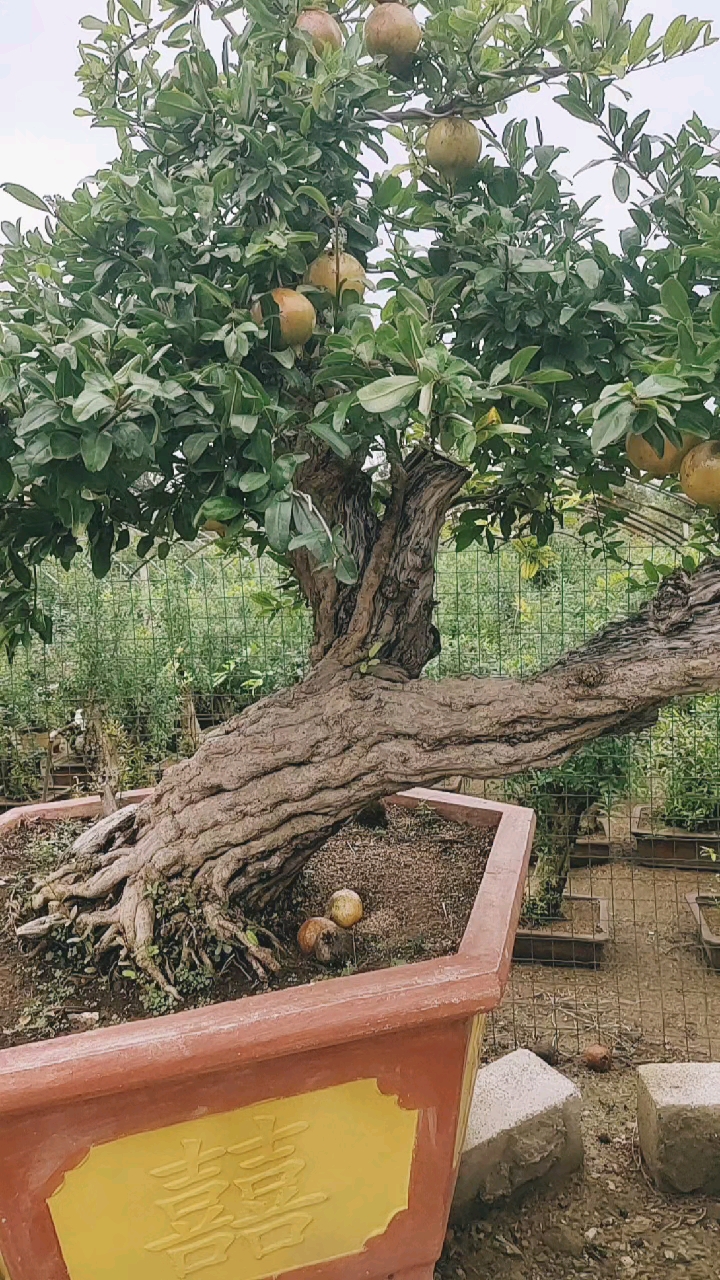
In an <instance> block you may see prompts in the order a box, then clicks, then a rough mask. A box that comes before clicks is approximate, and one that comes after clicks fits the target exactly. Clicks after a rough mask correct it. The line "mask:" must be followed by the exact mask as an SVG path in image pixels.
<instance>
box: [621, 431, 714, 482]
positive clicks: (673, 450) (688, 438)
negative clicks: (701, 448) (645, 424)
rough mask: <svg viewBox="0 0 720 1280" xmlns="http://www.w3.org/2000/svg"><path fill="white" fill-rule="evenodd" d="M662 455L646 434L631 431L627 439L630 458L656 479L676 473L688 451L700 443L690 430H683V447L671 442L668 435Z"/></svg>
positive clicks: (626, 444)
mask: <svg viewBox="0 0 720 1280" xmlns="http://www.w3.org/2000/svg"><path fill="white" fill-rule="evenodd" d="M663 439H664V440H665V447H664V449H663V453H662V457H660V455H659V454H658V453H656V452H655V450H654V449H653V447H652V445H651V444H650V442H649V441H648V440H646V439H645V437H644V436H640V435H637V434H634V433H632V432H631V433H630V435H629V436H628V437H627V440H626V441H625V450H626V453H627V456H628V458H629V459H630V461H631V462H632V464H633V466H634V467H637V469H638V471H644V472H645V473H646V475H649V476H652V477H653V479H654V480H664V479H665V476H672V475H675V474H676V473H677V472H678V471H679V470H680V463H681V462H682V460H683V458H684V457H685V455H686V454H687V453H689V452H690V450H691V449H693V448H694V447H695V445H696V444H699V443H700V442H699V440H698V437H697V436H693V435H690V433H689V432H687V431H685V432H683V442H682V447H681V448H678V447H677V445H674V444H671V443H670V441H669V440H668V439H667V437H663Z"/></svg>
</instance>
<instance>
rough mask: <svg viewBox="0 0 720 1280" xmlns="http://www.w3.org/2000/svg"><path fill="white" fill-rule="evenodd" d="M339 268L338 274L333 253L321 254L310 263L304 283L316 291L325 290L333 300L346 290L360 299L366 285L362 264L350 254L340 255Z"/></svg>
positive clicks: (336, 261) (336, 262)
mask: <svg viewBox="0 0 720 1280" xmlns="http://www.w3.org/2000/svg"><path fill="white" fill-rule="evenodd" d="M339 266H340V271H339V273H338V260H337V259H336V257H335V253H334V252H333V251H330V252H329V253H323V254H322V255H321V257H319V258H316V259H315V261H314V262H311V263H310V266H309V267H308V269H307V271H306V273H305V283H306V284H311V285H314V286H315V288H316V289H325V290H326V291H327V292H328V293H331V294H332V295H333V297H335V298H337V297H338V295H339V294H342V293H344V292H345V290H346V289H347V290H350V291H351V292H352V293H358V294H359V295H360V297H361V298H362V296H363V294H364V293H365V287H366V285H367V280H366V279H365V271H364V270H363V265H362V263H361V262H358V260H357V258H354V257H353V255H352V254H351V253H341V254H340V259H339Z"/></svg>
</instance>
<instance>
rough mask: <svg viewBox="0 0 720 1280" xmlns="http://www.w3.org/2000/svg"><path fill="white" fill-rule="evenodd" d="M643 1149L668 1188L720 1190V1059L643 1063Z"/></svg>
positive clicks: (712, 1192)
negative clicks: (644, 1064) (712, 1060)
mask: <svg viewBox="0 0 720 1280" xmlns="http://www.w3.org/2000/svg"><path fill="white" fill-rule="evenodd" d="M638 1135H639V1139H640V1150H641V1151H642V1154H643V1158H644V1160H645V1163H646V1165H647V1167H648V1169H649V1170H650V1172H651V1173H652V1175H653V1177H654V1178H655V1181H656V1182H657V1183H658V1185H659V1186H661V1187H663V1188H664V1189H665V1190H671V1191H683V1192H689V1191H701V1192H703V1193H704V1194H705V1195H719V1194H720V1063H717V1062H666V1063H651V1064H650V1065H649V1066H645V1067H638Z"/></svg>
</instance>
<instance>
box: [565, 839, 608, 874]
mask: <svg viewBox="0 0 720 1280" xmlns="http://www.w3.org/2000/svg"><path fill="white" fill-rule="evenodd" d="M609 861H610V839H609V837H608V836H603V835H599V834H598V835H592V836H578V838H577V840H576V841H575V843H574V845H573V847H572V849H571V851H570V866H571V867H599V866H602V865H603V863H606V862H609Z"/></svg>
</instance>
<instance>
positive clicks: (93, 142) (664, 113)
mask: <svg viewBox="0 0 720 1280" xmlns="http://www.w3.org/2000/svg"><path fill="white" fill-rule="evenodd" d="M716 4H717V0H698V3H697V5H695V4H694V3H690V4H688V3H686V0H633V2H632V5H631V9H632V12H633V16H634V17H635V18H636V19H637V18H639V17H641V16H642V15H643V13H645V12H647V11H652V12H654V14H655V27H654V29H653V32H654V34H657V33H659V31H660V30H661V29H664V28H665V27H666V26H667V25H668V24H669V23H670V22H671V21H672V19H673V18H674V17H676V16H677V15H678V14H679V13H685V14H688V15H697V16H698V17H712V10H713V9H715V7H716ZM92 12H95V13H102V12H104V4H103V3H102V0H0V31H2V45H1V46H0V181H1V182H20V183H23V184H24V185H25V186H28V187H30V188H31V189H32V190H34V191H37V192H40V193H49V192H59V193H63V194H65V193H67V194H69V193H70V192H71V191H72V189H73V186H74V185H75V184H76V183H77V181H78V180H79V179H81V178H83V177H84V176H86V175H88V174H90V173H92V172H93V171H94V170H95V169H97V168H98V167H99V166H100V165H101V164H102V163H104V162H105V161H106V160H107V159H108V158H109V156H110V155H111V154H112V150H113V141H114V139H113V135H112V133H111V132H108V131H105V130H93V129H91V128H90V127H89V124H88V122H87V121H86V120H81V119H78V118H76V117H74V116H73V109H74V108H75V107H76V106H78V105H79V98H78V92H77V90H78V86H77V82H76V80H75V74H74V73H75V69H76V66H77V63H78V56H77V43H78V39H79V35H80V33H79V29H78V25H77V24H78V21H79V19H80V18H81V17H82V16H83V15H84V14H86V13H92ZM719 26H720V22H719ZM88 34H90V33H88ZM719 34H720V32H719ZM629 87H632V89H633V92H634V95H635V97H634V105H635V106H636V109H637V111H640V110H642V109H643V108H644V107H650V108H651V109H652V111H653V113H654V115H653V121H654V131H655V132H657V133H662V132H665V131H669V130H672V131H674V130H676V129H677V128H678V126H679V125H680V124H681V123H682V121H683V120H684V119H686V118H687V117H688V116H689V115H691V114H692V111H693V110H697V112H698V114H699V115H700V116H701V117H702V118H703V119H704V120H705V122H706V123H707V124H709V125H711V126H715V127H719V128H720V44H717V45H714V46H713V47H712V48H711V49H708V50H705V51H703V52H701V53H696V54H693V55H691V56H690V57H688V58H686V59H680V60H678V61H677V62H676V63H673V64H672V65H671V66H669V67H668V68H661V69H658V70H655V71H647V72H641V73H640V74H638V75H636V76H635V77H633V78H631V80H630V82H629ZM527 104H528V105H527V110H528V111H529V112H530V113H531V114H532V115H535V114H539V115H541V117H542V120H543V125H544V128H545V133H546V141H548V142H550V141H552V142H555V143H558V144H560V145H564V146H567V147H569V148H570V149H571V155H570V156H568V157H566V158H565V164H564V166H563V167H564V171H565V172H566V173H567V174H568V175H570V174H572V173H573V172H574V171H575V170H577V169H579V168H580V167H581V166H582V165H583V164H585V163H587V161H588V160H590V159H591V158H593V156H594V155H598V154H602V147H601V146H600V145H599V143H597V142H595V140H594V136H593V131H592V129H591V128H590V127H589V126H587V125H584V124H582V123H581V122H579V121H576V120H573V119H572V118H571V117H570V116H568V115H567V114H566V113H565V112H563V111H561V110H560V108H558V107H556V106H555V105H554V103H553V102H552V101H551V100H550V96H549V95H542V96H541V95H536V96H534V97H532V98H528V99H527ZM605 173H606V171H605V169H604V168H603V169H601V170H592V171H591V172H590V173H588V174H585V175H583V176H582V177H581V178H580V179H579V180H578V189H579V192H580V194H581V196H582V197H583V198H584V199H587V198H588V197H589V196H590V195H592V194H594V193H595V192H597V191H603V192H606V191H607V189H608V184H607V178H606V177H605V176H603V175H605ZM608 177H609V175H608ZM602 212H603V215H604V219H605V221H606V223H607V224H608V227H609V229H611V231H616V230H617V229H618V227H621V226H624V225H625V224H626V223H627V221H628V219H627V215H626V214H624V213H623V211H622V210H621V209H619V208H618V207H617V205H616V204H615V202H614V201H613V199H612V197H609V198H608V197H607V196H605V197H604V199H603V205H602ZM21 213H22V217H23V224H24V225H25V226H31V225H34V224H35V222H36V221H37V215H35V214H34V213H33V211H32V210H30V209H25V208H24V207H22V206H19V205H18V204H17V203H16V202H15V201H13V200H11V199H10V198H9V197H7V196H5V195H2V194H0V217H2V218H12V219H13V220H15V219H16V218H17V217H18V216H19V215H20V214H21ZM611 238H612V237H611Z"/></svg>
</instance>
